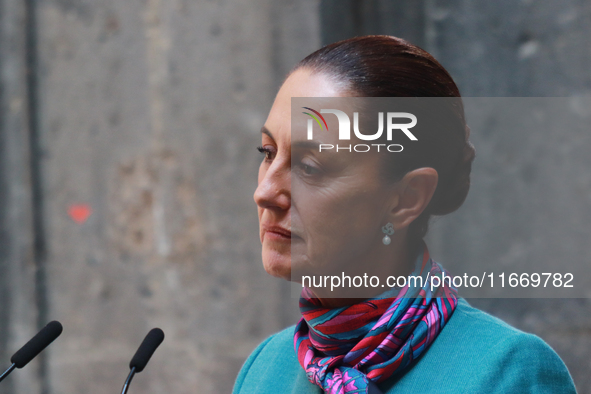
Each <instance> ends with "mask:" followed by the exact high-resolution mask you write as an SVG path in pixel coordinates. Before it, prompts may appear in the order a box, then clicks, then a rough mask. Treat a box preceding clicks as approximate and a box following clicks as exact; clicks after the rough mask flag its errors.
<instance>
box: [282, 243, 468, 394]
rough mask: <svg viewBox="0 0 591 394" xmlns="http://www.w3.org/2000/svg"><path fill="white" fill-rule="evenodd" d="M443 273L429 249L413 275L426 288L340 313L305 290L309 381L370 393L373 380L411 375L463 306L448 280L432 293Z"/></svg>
mask: <svg viewBox="0 0 591 394" xmlns="http://www.w3.org/2000/svg"><path fill="white" fill-rule="evenodd" d="M443 272H445V275H446V276H448V274H447V272H446V271H444V269H443V267H441V265H440V264H439V263H436V262H434V261H433V260H431V258H430V257H429V251H428V250H427V246H426V245H424V244H423V250H422V252H421V253H420V254H419V256H418V258H417V261H416V264H415V271H414V272H413V275H421V276H422V277H423V286H422V287H416V288H415V287H409V284H407V286H405V287H403V288H401V289H396V288H394V289H390V290H389V291H388V292H386V293H384V294H382V295H381V296H380V297H377V298H371V299H367V300H365V301H363V302H361V303H359V304H355V305H351V306H346V307H342V308H334V309H330V308H324V307H322V305H320V301H319V300H318V299H317V298H314V295H313V294H312V292H310V290H309V289H307V288H304V289H302V294H301V297H300V311H301V312H302V319H300V321H299V323H298V324H297V326H296V329H295V335H294V346H295V351H296V354H297V357H298V360H299V362H300V364H301V365H302V367H303V368H304V370H305V371H306V376H307V378H308V380H309V381H310V382H312V383H313V384H315V385H317V386H319V387H320V388H322V389H323V390H324V391H325V392H326V393H330V394H353V393H367V392H368V384H369V380H372V381H373V382H374V383H380V382H383V381H385V380H386V379H388V378H390V377H393V376H395V375H397V374H399V373H401V372H402V371H404V370H406V368H408V367H409V366H411V365H412V363H413V362H414V361H415V360H417V359H418V357H419V356H421V354H423V353H424V352H425V350H426V349H427V348H428V347H429V346H430V345H431V344H432V343H433V341H434V340H435V338H436V337H437V335H438V334H439V332H440V331H441V330H442V329H443V327H444V326H445V324H446V323H447V321H448V320H449V318H450V316H451V315H452V313H453V311H454V310H455V308H456V306H457V303H458V300H457V290H456V289H455V288H454V287H450V286H449V284H448V282H447V281H441V282H444V283H442V285H441V286H438V287H433V291H431V278H432V277H434V276H438V277H440V278H441V276H442V273H443Z"/></svg>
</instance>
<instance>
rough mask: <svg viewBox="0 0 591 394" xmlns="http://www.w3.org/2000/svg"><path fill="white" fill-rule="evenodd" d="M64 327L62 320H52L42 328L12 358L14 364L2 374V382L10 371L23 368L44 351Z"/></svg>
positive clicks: (0, 377)
mask: <svg viewBox="0 0 591 394" xmlns="http://www.w3.org/2000/svg"><path fill="white" fill-rule="evenodd" d="M63 329H64V328H63V327H62V325H61V323H60V322H58V321H52V322H50V323H48V324H47V325H46V326H45V327H43V328H42V329H41V331H39V332H38V333H37V335H35V336H34V337H33V338H31V340H30V341H29V342H27V343H26V344H25V345H24V346H23V347H22V348H20V349H19V350H18V351H17V352H16V353H14V354H13V355H12V357H11V358H10V362H11V363H12V365H11V366H10V368H8V369H7V370H6V371H5V372H4V373H3V374H2V375H0V382H1V381H2V380H4V378H5V377H6V376H8V374H9V373H11V372H12V371H13V370H14V369H15V368H19V369H20V368H22V367H24V366H25V365H27V364H28V363H29V361H31V360H32V359H34V358H35V357H37V355H38V354H39V353H41V352H42V351H43V349H45V348H46V347H47V346H49V344H50V343H51V342H53V341H54V340H55V339H56V338H57V337H59V336H60V334H61V333H62V331H63Z"/></svg>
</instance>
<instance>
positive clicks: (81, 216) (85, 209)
mask: <svg viewBox="0 0 591 394" xmlns="http://www.w3.org/2000/svg"><path fill="white" fill-rule="evenodd" d="M68 215H70V217H71V218H72V220H73V221H75V222H76V223H78V224H83V223H84V222H86V221H87V220H88V218H89V217H90V215H92V208H90V205H87V204H75V205H70V207H69V208H68Z"/></svg>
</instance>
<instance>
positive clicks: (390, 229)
mask: <svg viewBox="0 0 591 394" xmlns="http://www.w3.org/2000/svg"><path fill="white" fill-rule="evenodd" d="M382 232H383V233H384V234H386V235H384V238H382V242H383V243H384V245H390V242H392V239H390V237H389V235H392V234H394V225H393V224H392V223H388V224H386V225H385V226H384V227H382Z"/></svg>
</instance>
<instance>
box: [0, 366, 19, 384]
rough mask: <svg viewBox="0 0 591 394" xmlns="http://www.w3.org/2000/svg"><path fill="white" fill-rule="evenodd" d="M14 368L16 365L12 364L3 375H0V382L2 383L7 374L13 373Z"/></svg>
mask: <svg viewBox="0 0 591 394" xmlns="http://www.w3.org/2000/svg"><path fill="white" fill-rule="evenodd" d="M15 368H16V363H12V365H11V366H10V367H9V368H8V369H7V370H6V371H4V373H3V374H2V375H0V382H1V381H3V380H4V378H5V377H7V376H8V374H9V373H11V372H12V371H14V369H15Z"/></svg>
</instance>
